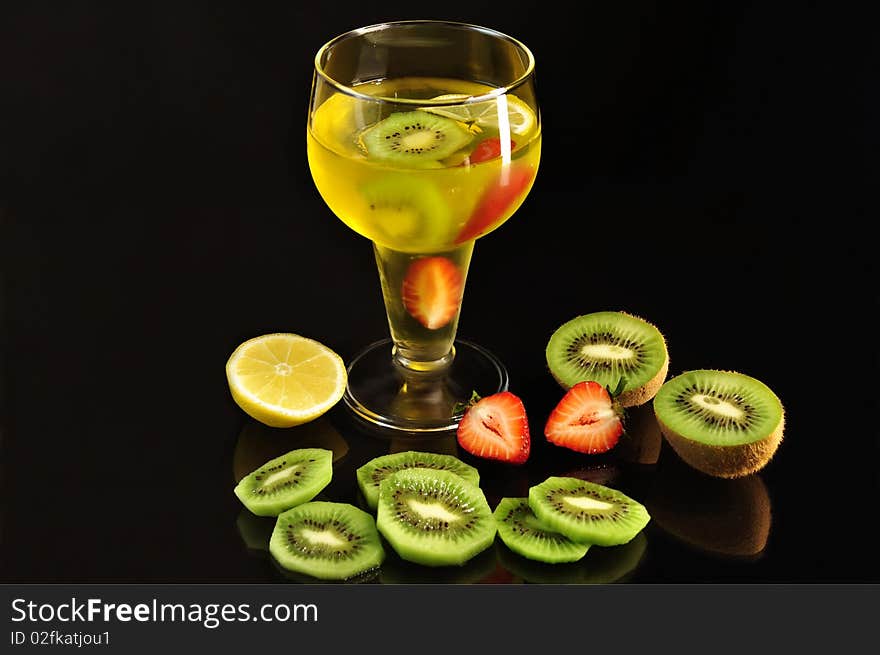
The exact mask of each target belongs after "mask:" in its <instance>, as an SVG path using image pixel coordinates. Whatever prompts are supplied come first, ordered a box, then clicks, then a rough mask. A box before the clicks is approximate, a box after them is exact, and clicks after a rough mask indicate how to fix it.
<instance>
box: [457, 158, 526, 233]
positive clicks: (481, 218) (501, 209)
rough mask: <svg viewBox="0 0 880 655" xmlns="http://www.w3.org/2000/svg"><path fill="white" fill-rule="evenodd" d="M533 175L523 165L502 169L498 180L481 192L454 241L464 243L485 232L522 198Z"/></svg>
mask: <svg viewBox="0 0 880 655" xmlns="http://www.w3.org/2000/svg"><path fill="white" fill-rule="evenodd" d="M533 177H534V176H533V174H532V170H531V169H530V168H525V167H523V166H510V167H509V168H507V169H502V171H501V173H500V175H499V176H498V181H497V182H496V183H495V184H494V185H492V186H491V187H489V189H488V190H487V191H486V192H485V193H484V194H483V197H482V198H480V202H479V204H478V205H477V208H476V209H475V210H474V213H473V214H471V216H470V218H469V219H468V222H467V223H466V224H465V226H464V227H463V228H462V229H461V232H459V233H458V236H456V237H455V243H456V244H459V243H464V242H465V241H470V240H471V239H476V238H477V237H478V236H481V235H483V234H485V233H486V232H487V231H488V230H489V228H491V227H492V226H493V225H495V223H497V222H498V220H499V219H500V218H501V217H502V216H503V215H504V214H505V213H506V212H507V211H508V210H509V209H510V208H511V207H512V206H513V204H514V203H515V202H516V201H517V200H519V199H520V198H522V196H523V194H524V193H525V191H526V189H527V188H528V186H529V184H531V182H532V179H533Z"/></svg>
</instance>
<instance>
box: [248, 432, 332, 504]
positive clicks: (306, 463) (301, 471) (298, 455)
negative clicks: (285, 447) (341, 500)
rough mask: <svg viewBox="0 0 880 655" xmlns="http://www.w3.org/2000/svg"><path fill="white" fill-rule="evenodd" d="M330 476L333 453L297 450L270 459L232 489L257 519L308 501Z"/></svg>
mask: <svg viewBox="0 0 880 655" xmlns="http://www.w3.org/2000/svg"><path fill="white" fill-rule="evenodd" d="M332 477H333V451H331V450H326V449H324V448H300V449H297V450H292V451H290V452H289V453H287V454H286V455H281V457H276V458H275V459H271V460H269V461H268V462H266V463H265V464H263V465H262V466H261V467H260V468H258V469H257V470H256V471H253V472H251V473H249V474H248V475H247V476H245V477H244V478H242V479H241V481H240V482H239V483H238V484H237V485H236V486H235V495H236V496H238V498H239V500H241V502H242V504H243V505H244V506H245V507H247V508H248V509H249V510H250V511H251V512H253V513H254V514H256V515H257V516H278V515H279V514H280V513H281V512H283V511H285V510H288V509H290V508H291V507H296V506H297V505H301V504H302V503H305V502H308V501H309V500H311V499H312V498H314V497H315V496H317V495H318V493H319V492H320V491H321V490H322V489H323V488H324V487H326V486H327V485H328V484H329V483H330V479H331V478H332Z"/></svg>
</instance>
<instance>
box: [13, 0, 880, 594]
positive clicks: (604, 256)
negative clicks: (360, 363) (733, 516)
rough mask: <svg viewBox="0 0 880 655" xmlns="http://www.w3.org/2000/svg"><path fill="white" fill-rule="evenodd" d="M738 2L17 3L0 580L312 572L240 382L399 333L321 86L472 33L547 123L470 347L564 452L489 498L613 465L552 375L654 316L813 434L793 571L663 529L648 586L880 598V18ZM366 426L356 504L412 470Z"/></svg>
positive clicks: (802, 468)
mask: <svg viewBox="0 0 880 655" xmlns="http://www.w3.org/2000/svg"><path fill="white" fill-rule="evenodd" d="M672 4H674V6H668V5H672ZM714 4H715V3H705V4H704V3H661V2H647V1H634V2H627V3H607V2H585V3H580V6H579V7H577V8H575V7H574V3H571V5H569V3H561V2H560V3H550V2H542V3H537V2H535V3H528V4H527V3H514V2H505V3H502V2H497V3H488V2H484V3H477V2H468V3H463V4H462V6H458V5H456V3H453V4H451V5H448V6H444V5H442V4H438V5H431V6H426V5H425V4H423V3H419V4H418V6H417V8H416V9H413V5H412V3H411V2H407V3H404V2H383V3H381V7H380V6H378V3H361V4H360V5H359V6H353V7H342V6H340V5H338V4H331V3H325V4H324V5H323V6H318V5H317V4H315V3H303V4H302V5H299V4H296V3H289V2H285V3H275V2H265V3H262V2H261V3H245V2H241V3H232V2H210V3H209V2H205V3H195V2H177V3H106V4H98V3H90V2H76V3H56V4H50V3H44V2H28V3H24V2H20V3H17V2H6V3H4V4H3V7H2V9H0V184H2V186H0V194H2V195H0V230H2V231H0V255H2V268H0V275H2V280H0V281H2V305H0V311H2V315H0V318H2V332H0V338H2V343H0V345H2V350H0V356H2V361H0V364H2V378H0V384H2V387H0V402H2V423H0V430H2V433H0V438H2V499H0V503H2V504H0V580H3V581H6V582H13V581H15V582H49V581H64V582H89V581H109V582H126V581H130V582H133V581H140V582H143V581H170V582H215V581H216V582H220V581H229V582H245V581H249V582H253V581H256V582H261V581H279V580H281V579H282V578H280V576H279V575H278V574H277V572H276V571H275V569H274V568H273V567H272V565H271V564H270V563H269V562H268V561H267V560H266V559H264V558H259V557H253V556H251V554H249V553H248V552H247V550H246V548H245V547H244V545H243V544H242V541H241V539H240V537H239V534H238V532H237V531H236V519H237V517H238V515H239V512H240V506H239V505H238V502H237V500H236V499H235V497H234V496H233V495H232V493H231V488H232V486H233V484H234V478H233V474H232V463H233V451H234V449H235V445H236V440H237V438H238V435H239V433H240V431H241V430H242V428H243V427H244V426H246V425H247V423H248V422H247V421H246V420H245V417H244V415H243V414H242V413H241V411H240V410H239V409H238V408H237V407H236V406H235V405H234V403H233V402H232V400H231V398H230V397H229V394H228V390H227V387H226V381H225V377H224V374H223V365H224V363H225V361H226V359H227V357H228V356H229V354H230V353H231V352H232V350H233V349H234V348H235V346H236V345H238V344H239V343H240V342H241V341H243V340H245V339H247V338H249V337H252V336H255V335H258V334H263V333H266V332H275V331H292V332H298V333H300V334H303V335H306V336H310V337H313V338H316V339H319V340H320V341H322V342H324V343H326V344H328V345H330V346H331V347H333V348H334V349H335V350H337V352H339V353H340V354H341V355H342V356H343V357H346V358H347V357H350V356H351V355H353V354H354V353H355V352H356V351H357V350H358V349H359V348H360V347H361V346H363V345H365V344H366V343H368V342H371V341H373V340H375V339H378V338H381V337H383V336H385V334H386V330H387V325H386V323H385V316H384V311H383V308H382V303H381V294H380V291H379V285H378V280H377V276H376V273H375V264H374V262H373V259H372V252H371V248H370V246H369V243H368V242H366V241H365V240H363V239H362V238H360V237H358V236H357V235H355V234H354V233H352V232H350V231H349V230H348V229H347V228H346V227H345V226H344V225H343V224H342V223H341V222H340V221H338V220H336V219H335V218H334V217H333V216H332V215H331V214H330V212H329V210H328V209H327V208H326V206H325V205H324V204H323V202H322V201H321V199H320V197H319V195H318V193H317V191H316V190H315V189H314V185H313V183H312V181H311V178H310V176H309V172H308V167H307V162H306V157H305V119H306V105H307V101H308V94H309V86H310V81H311V74H312V68H311V67H312V59H313V56H314V53H315V51H316V50H317V49H318V48H319V47H320V46H321V45H322V44H323V43H324V42H325V41H326V40H328V39H329V38H331V37H332V36H335V35H336V34H338V33H341V32H343V31H346V30H348V29H352V28H355V27H358V26H361V25H365V24H370V23H375V22H381V21H382V20H389V19H401V18H445V19H450V20H461V21H467V22H473V23H478V24H483V25H487V26H491V27H495V28H496V29H499V30H501V31H503V32H506V33H509V34H511V35H513V36H515V37H517V38H519V39H521V40H522V41H524V42H525V43H526V44H527V45H529V47H530V48H531V49H532V50H533V52H534V53H535V55H536V58H537V63H538V69H537V70H538V73H537V84H538V93H539V97H540V100H541V103H542V116H543V120H544V150H543V159H542V163H541V171H540V173H539V176H538V180H537V182H536V185H535V188H534V189H533V191H532V193H531V195H530V196H529V198H528V199H527V201H526V203H525V204H524V205H523V207H522V208H521V210H520V211H519V212H518V213H517V215H516V216H515V218H514V219H513V220H511V221H510V222H509V223H508V224H506V225H505V226H504V227H503V228H502V229H500V230H498V231H497V232H495V233H493V234H492V236H491V237H490V238H487V239H484V240H482V241H480V242H479V243H478V244H477V248H476V252H475V257H474V261H473V264H472V266H471V272H470V275H469V283H468V290H467V295H466V300H465V305H464V310H463V314H462V320H461V324H460V331H459V332H460V334H461V335H462V336H465V337H468V338H470V339H473V340H474V341H477V342H479V343H481V344H482V345H484V346H486V347H488V348H489V349H491V350H492V351H494V352H495V353H496V354H497V355H499V356H500V357H501V359H502V360H503V361H504V362H505V363H506V364H507V366H508V369H509V372H510V375H511V390H512V391H514V392H515V393H517V394H519V395H520V396H522V397H523V399H524V400H525V402H526V406H527V408H528V410H529V415H530V418H531V424H532V432H533V435H536V437H537V438H536V444H535V455H534V461H533V462H531V463H530V464H529V466H528V467H526V468H525V469H523V470H517V471H514V470H512V469H511V468H509V467H504V466H502V465H493V464H483V465H481V472H482V473H483V476H484V478H485V479H486V480H487V481H488V484H489V485H490V486H493V488H494V489H495V490H498V491H500V492H507V491H508V490H509V489H513V490H516V489H517V488H521V487H522V485H523V484H525V485H527V484H529V483H535V482H540V481H541V480H542V479H543V478H544V477H545V476H546V475H547V474H548V473H558V472H561V471H563V470H565V469H566V468H568V467H571V468H577V467H583V466H588V465H590V464H591V462H590V461H589V458H585V457H580V456H576V455H573V454H572V455H568V456H563V455H560V454H559V453H558V452H551V449H550V448H549V447H548V446H547V445H546V444H543V443H541V442H542V440H541V438H540V434H541V427H542V425H543V421H544V419H545V418H546V415H547V413H548V412H549V410H550V409H551V408H552V406H553V405H554V404H555V402H556V401H557V400H558V397H559V390H558V388H557V387H556V386H555V385H554V383H553V382H552V380H551V379H550V377H549V375H548V373H547V371H546V367H545V364H544V360H543V348H544V345H545V343H546V340H547V338H548V337H549V335H550V333H551V332H552V331H553V330H554V329H555V328H556V327H557V326H558V325H559V324H560V323H562V322H564V321H565V320H568V319H569V318H571V317H573V316H575V315H577V314H580V313H586V312H591V311H598V310H605V309H621V310H626V311H629V312H632V313H635V314H639V315H642V316H644V317H645V318H648V319H649V320H651V321H652V322H654V323H655V324H657V325H658V326H659V327H660V328H661V330H662V331H663V332H664V334H665V335H666V337H667V340H668V343H669V348H670V355H671V362H672V363H671V369H670V372H671V373H673V374H675V373H678V372H681V371H684V370H688V369H692V368H727V369H736V370H740V371H742V372H744V373H748V374H751V375H753V376H755V377H758V378H759V379H761V380H763V381H764V382H766V383H767V384H768V385H770V386H771V387H772V388H773V389H774V390H775V391H776V392H777V394H778V395H779V396H780V397H781V399H782V400H783V403H784V404H785V406H786V409H787V429H786V437H785V440H784V442H783V444H782V446H781V448H780V451H779V453H778V454H777V456H776V458H775V459H774V461H773V462H772V463H771V464H770V465H769V466H768V467H767V468H766V469H765V470H764V471H763V472H762V473H761V474H760V475H761V479H762V480H763V483H764V484H765V485H766V488H767V490H768V493H769V496H770V499H771V502H772V508H773V523H772V529H771V532H770V538H769V542H768V545H767V548H766V550H765V552H764V553H763V555H762V556H761V557H759V558H757V559H752V560H746V561H742V560H728V559H724V558H721V557H719V556H717V555H711V554H709V553H706V552H703V551H701V550H700V549H698V548H694V547H691V546H686V545H683V544H681V543H680V542H679V541H677V540H675V539H674V538H673V537H671V535H669V534H668V533H666V532H665V531H663V530H662V529H660V528H659V527H658V526H657V525H656V523H652V524H651V525H650V526H649V528H648V530H647V532H646V535H647V537H648V550H647V553H646V556H645V559H644V561H643V562H642V564H641V566H640V567H639V569H638V570H637V571H636V572H635V574H633V575H632V576H631V577H630V578H629V579H630V580H631V581H633V582H645V583H649V582H734V581H735V582H806V581H814V582H815V581H819V582H831V581H839V582H863V581H874V582H876V581H880V567H878V564H877V558H876V555H875V553H876V550H877V542H876V536H875V534H876V529H875V527H874V523H875V521H876V514H877V510H876V502H877V498H878V474H877V455H878V440H877V427H876V426H877V418H876V416H877V415H876V410H877V400H876V389H875V382H876V380H877V379H878V374H880V371H878V357H877V345H876V334H877V331H876V327H875V324H874V322H873V316H874V315H875V314H876V313H877V304H878V302H877V301H878V294H877V287H876V279H877V267H876V253H875V251H876V248H875V245H874V243H875V241H874V240H873V239H872V238H871V237H870V236H869V232H868V230H867V227H866V226H867V225H870V223H872V222H873V221H874V219H875V218H876V212H875V211H873V208H874V207H875V206H876V203H874V202H873V198H872V197H871V196H872V192H873V189H870V188H869V185H868V184H867V182H868V173H869V172H872V171H873V172H876V167H875V166H873V167H872V166H869V165H868V164H869V160H868V158H869V156H871V155H874V156H876V153H877V149H876V134H877V133H876V128H873V130H871V131H869V130H868V129H867V127H868V126H867V121H868V117H869V116H870V115H871V114H872V110H873V114H874V115H875V116H876V113H877V112H876V108H877V105H876V103H875V102H873V101H874V99H875V98H874V97H870V96H869V93H868V91H869V89H868V81H869V79H870V78H869V73H870V71H871V70H872V69H873V70H875V71H876V67H875V66H874V61H875V59H874V57H873V55H874V54H875V53H873V52H872V50H871V47H870V44H869V35H868V34H867V27H868V22H867V20H866V19H865V18H864V17H861V16H858V15H855V14H849V15H848V14H847V13H846V12H844V11H836V12H834V13H832V12H829V11H827V10H826V9H825V8H824V7H822V6H821V5H818V4H816V3H798V4H797V5H794V6H793V7H792V8H782V7H780V6H778V5H776V6H775V8H772V9H771V8H768V7H766V6H764V3H756V6H745V7H740V6H736V7H731V8H719V7H715V6H714ZM736 4H737V5H739V3H736ZM464 5H466V6H464ZM875 95H876V94H875ZM872 139H873V140H874V141H873V142H872V141H871V140H872ZM874 186H876V185H874ZM342 414H343V413H342V412H339V411H334V412H333V414H332V415H331V417H330V418H331V419H332V420H333V421H334V422H336V424H337V425H339V426H342V427H340V428H339V429H340V431H341V432H342V434H343V436H344V438H345V439H346V440H347V441H348V442H349V446H350V447H351V451H350V454H349V456H348V463H347V466H348V467H349V468H348V473H346V474H345V475H347V476H348V478H346V479H343V478H339V480H338V485H340V486H337V487H335V489H336V491H335V493H337V495H338V496H339V498H340V499H348V498H349V497H350V496H351V489H352V485H353V482H352V476H353V474H352V473H351V470H353V467H354V466H356V465H357V464H359V463H361V462H359V461H357V457H359V456H360V457H366V454H365V453H367V451H369V450H370V449H371V448H375V449H376V450H377V452H383V451H382V448H384V447H385V446H384V445H382V444H380V445H376V444H375V443H374V442H371V441H369V440H368V439H367V438H366V437H363V436H362V435H358V434H356V433H355V432H353V431H348V429H347V428H346V427H345V423H344V420H343V419H344V416H343V415H342ZM624 468H625V467H624ZM675 468H676V462H675V456H674V454H673V453H671V451H669V450H668V449H665V450H664V451H663V453H662V454H661V458H660V463H659V465H658V467H656V468H655V469H651V468H649V469H646V470H643V469H638V470H630V469H625V470H624V471H623V473H622V479H623V480H625V481H626V484H625V486H627V485H628V486H627V488H628V489H632V490H634V491H633V493H634V495H635V493H636V492H638V491H640V490H645V489H650V488H651V485H652V484H653V481H654V476H656V475H657V474H658V473H663V471H664V470H675ZM337 477H339V476H337ZM517 485H520V486H519V487H517ZM637 497H638V496H637ZM694 502H695V503H699V502H700V499H699V498H695V499H694ZM509 577H510V576H505V575H504V573H503V571H500V570H496V573H495V577H494V578H492V577H491V576H490V580H494V581H505V580H507V579H509Z"/></svg>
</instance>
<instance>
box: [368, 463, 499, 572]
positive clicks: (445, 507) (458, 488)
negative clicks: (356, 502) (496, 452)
mask: <svg viewBox="0 0 880 655" xmlns="http://www.w3.org/2000/svg"><path fill="white" fill-rule="evenodd" d="M376 526H377V527H378V528H379V532H380V533H382V536H383V537H385V539H386V540H387V541H388V543H389V544H391V547H392V548H393V549H394V551H395V552H396V553H397V554H398V555H399V556H400V557H401V558H403V559H405V560H407V561H410V562H414V563H416V564H425V565H426V566H451V565H456V564H464V563H465V562H467V561H468V560H469V559H471V558H472V557H474V556H475V555H476V554H477V553H481V552H483V551H484V550H486V549H487V548H488V547H489V546H491V545H492V542H493V541H494V539H495V519H494V517H493V516H492V510H490V509H489V504H488V503H487V502H486V497H485V496H484V495H483V492H482V491H481V490H480V488H479V487H477V486H476V485H473V484H471V483H470V482H468V481H466V480H464V479H463V478H461V477H459V476H457V475H456V474H454V473H450V472H449V471H431V470H426V469H404V470H402V471H398V472H397V473H394V474H392V475H389V476H388V477H387V478H385V479H384V480H383V481H382V484H381V485H380V486H379V510H378V518H377V520H376Z"/></svg>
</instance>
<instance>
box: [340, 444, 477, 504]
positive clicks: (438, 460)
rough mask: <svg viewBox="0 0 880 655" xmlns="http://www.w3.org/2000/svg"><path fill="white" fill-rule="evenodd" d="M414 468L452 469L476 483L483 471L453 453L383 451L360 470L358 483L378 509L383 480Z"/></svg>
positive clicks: (365, 495) (451, 470)
mask: <svg viewBox="0 0 880 655" xmlns="http://www.w3.org/2000/svg"><path fill="white" fill-rule="evenodd" d="M413 468H417V469H429V470H434V471H449V472H450V473H455V474H456V475H458V476H460V477H462V478H464V479H465V480H468V481H469V482H471V483H472V484H474V485H479V484H480V472H479V471H477V469H475V468H474V467H473V466H470V465H469V464H465V463H464V462H462V461H461V460H460V459H458V458H457V457H452V456H451V455H438V454H436V453H423V452H419V451H415V450H409V451H405V452H402V453H394V454H393V455H382V456H381V457H376V458H374V459H371V460H370V461H369V462H367V463H366V464H364V465H363V466H361V467H360V468H359V469H358V470H357V480H358V486H359V487H360V490H361V492H362V493H363V494H364V500H366V501H367V505H368V506H369V507H370V509H372V510H375V509H376V508H377V507H378V505H379V485H380V484H381V483H382V480H384V479H385V478H387V477H388V476H389V475H391V474H392V473H396V472H397V471H402V470H404V469H413Z"/></svg>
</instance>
